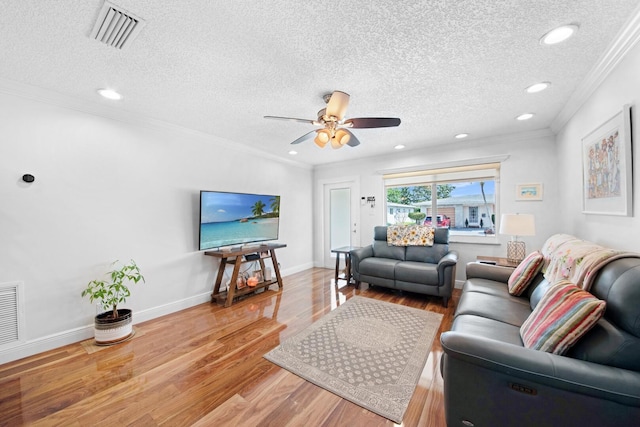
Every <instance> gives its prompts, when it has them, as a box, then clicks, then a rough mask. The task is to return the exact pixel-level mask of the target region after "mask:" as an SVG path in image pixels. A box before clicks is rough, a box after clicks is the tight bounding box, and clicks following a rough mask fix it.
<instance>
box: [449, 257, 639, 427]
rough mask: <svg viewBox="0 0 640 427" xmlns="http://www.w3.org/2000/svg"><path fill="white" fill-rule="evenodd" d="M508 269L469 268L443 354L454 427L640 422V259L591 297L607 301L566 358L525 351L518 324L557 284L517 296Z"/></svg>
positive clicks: (616, 267) (599, 280)
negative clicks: (601, 314)
mask: <svg viewBox="0 0 640 427" xmlns="http://www.w3.org/2000/svg"><path fill="white" fill-rule="evenodd" d="M511 272H512V270H511V269H508V268H503V267H498V266H492V265H486V264H480V263H469V264H468V265H467V268H466V273H467V280H466V282H465V284H464V287H463V291H462V296H461V298H460V301H459V304H458V307H457V309H456V312H455V314H454V320H453V324H452V327H451V331H448V332H445V333H443V334H442V336H441V343H442V347H443V350H444V355H443V359H442V366H441V369H442V375H443V378H444V399H445V413H446V421H447V425H448V426H450V427H451V426H476V427H480V426H492V427H495V426H519V427H523V426H524V427H526V426H532V427H534V426H535V427H539V426H630V425H640V259H639V258H621V259H616V260H613V261H611V262H610V263H608V264H606V265H605V266H604V267H603V268H601V269H599V270H598V273H597V275H595V276H594V279H593V282H592V285H591V288H590V293H591V294H592V295H594V296H595V297H597V298H598V299H600V300H605V301H606V311H605V313H604V317H602V318H601V319H600V320H599V321H598V322H597V323H596V324H595V326H594V327H593V328H592V329H590V330H589V331H588V332H587V333H586V335H584V336H582V338H580V339H579V340H578V341H577V343H576V344H575V345H574V346H573V347H571V348H570V349H569V350H568V352H567V353H566V355H562V356H561V355H557V354H552V353H547V352H543V351H539V350H533V349H529V348H526V347H525V346H524V345H523V340H522V338H521V336H520V326H521V325H522V324H523V322H525V320H526V319H527V318H528V316H529V315H530V313H531V312H532V310H533V309H534V307H536V305H537V304H538V303H539V302H540V299H541V298H542V296H543V295H544V293H545V291H546V290H547V289H548V288H549V287H550V286H551V284H550V283H549V282H548V281H547V279H545V278H544V276H543V274H542V273H538V275H537V276H535V277H534V279H533V281H532V284H531V285H530V286H529V287H528V288H527V289H526V291H525V293H524V294H523V295H521V296H512V295H510V294H509V293H508V290H507V281H508V279H509V276H510V274H511Z"/></svg>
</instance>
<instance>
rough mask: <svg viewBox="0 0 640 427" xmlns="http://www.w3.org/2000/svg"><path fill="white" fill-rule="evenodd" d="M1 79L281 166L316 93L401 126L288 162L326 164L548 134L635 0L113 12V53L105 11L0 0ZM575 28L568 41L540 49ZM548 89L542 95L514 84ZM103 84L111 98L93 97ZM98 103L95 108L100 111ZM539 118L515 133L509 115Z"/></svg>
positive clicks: (308, 149) (206, 2)
mask: <svg viewBox="0 0 640 427" xmlns="http://www.w3.org/2000/svg"><path fill="white" fill-rule="evenodd" d="M0 3H1V4H2V13H1V14H0V52H1V53H2V59H1V60H0V79H2V81H3V82H4V83H5V87H6V84H7V82H15V83H16V84H18V85H22V84H24V85H29V86H34V87H36V88H42V89H46V90H48V91H55V92H57V93H60V94H62V96H64V97H65V99H69V98H71V99H76V100H77V101H78V103H79V105H92V104H100V105H101V108H108V109H113V110H114V111H116V113H118V114H127V115H131V116H134V117H142V118H149V119H153V120H154V121H162V122H168V123H171V124H174V125H179V126H182V127H186V128H190V129H194V130H197V131H201V132H204V133H206V134H210V135H215V136H217V137H220V138H223V139H224V140H227V141H230V142H231V143H233V144H242V145H246V146H250V147H252V149H257V150H261V151H263V152H265V153H268V155H270V156H274V155H275V156H281V157H283V158H286V159H289V160H291V156H290V155H289V154H288V151H289V150H290V149H291V148H292V147H291V146H290V145H289V143H290V142H291V141H293V140H294V139H296V138H298V137H299V136H301V135H303V134H305V133H306V132H308V131H310V130H312V129H313V128H312V127H311V126H310V125H305V124H301V123H295V122H282V121H275V120H266V119H264V118H263V116H264V115H278V116H290V117H300V118H309V119H314V118H315V117H316V112H317V111H318V110H320V109H321V108H323V107H324V103H323V101H322V95H323V94H325V93H328V92H331V91H333V90H342V91H345V92H347V93H349V94H351V103H350V105H349V109H348V110H347V117H366V116H391V117H400V118H401V119H402V124H401V125H400V127H397V128H388V129H360V130H354V134H356V136H357V137H358V138H359V139H360V141H361V142H362V144H361V145H360V146H358V147H356V148H351V147H344V148H342V149H340V150H332V149H331V148H329V147H328V146H327V147H325V148H324V149H320V148H318V147H316V146H315V144H313V142H312V141H307V142H306V143H304V144H300V145H298V146H296V147H295V148H296V150H297V151H298V155H297V156H296V157H295V158H294V159H293V160H295V161H297V162H302V163H305V164H311V165H314V164H322V163H327V162H334V161H342V160H348V159H354V158H360V157H366V156H374V155H383V154H385V153H387V154H388V153H391V152H393V147H394V146H395V145H397V144H404V145H405V146H406V147H407V149H408V150H410V149H418V148H422V147H427V146H435V145H442V144H452V143H456V144H460V143H464V142H454V141H455V140H454V138H453V136H454V135H455V134H457V133H461V132H466V133H469V134H470V137H469V138H468V139H469V140H471V139H480V138H486V137H490V136H496V135H506V134H513V133H520V132H528V131H534V130H539V129H546V128H549V127H550V125H551V123H552V122H553V120H554V119H555V118H556V117H557V116H558V114H559V113H560V112H561V110H562V109H563V107H564V106H565V105H566V104H567V102H568V101H569V99H570V98H571V96H572V94H573V93H574V91H576V89H577V88H578V87H579V85H580V84H581V82H583V81H584V79H585V77H586V76H587V75H588V73H589V72H590V71H591V70H592V69H593V68H594V66H595V65H596V64H597V63H598V62H599V61H600V59H601V57H602V56H603V55H604V54H605V52H606V51H607V48H608V47H609V46H610V44H611V43H612V42H613V41H614V39H615V38H616V36H617V34H618V32H619V30H620V29H621V28H622V27H623V26H624V25H625V23H627V22H628V19H629V17H633V16H635V15H636V14H637V6H638V1H637V0H616V1H615V2H612V1H611V0H566V1H558V0H537V1H524V0H473V1H441V0H439V1H434V0H431V1H406V0H403V1H392V2H391V1H381V0H380V1H371V0H351V1H341V0H338V1H333V2H318V1H306V0H303V1H300V0H275V1H237V0H235V1H231V0H219V1H210V0H189V1H187V0H180V1H158V0H114V3H115V4H116V5H118V6H121V7H122V8H124V9H126V10H128V11H130V12H131V13H133V14H135V15H137V16H139V17H141V18H143V19H144V20H145V21H146V26H145V27H144V28H143V29H142V31H141V32H140V34H139V36H138V38H137V39H136V40H135V41H134V42H133V43H132V44H131V45H130V46H129V47H128V48H125V49H123V50H118V49H115V48H113V47H109V46H106V45H104V44H102V43H99V42H97V41H95V40H92V39H90V38H89V34H90V32H91V29H92V28H93V24H94V21H95V20H96V17H97V15H98V12H99V10H100V8H101V6H102V4H103V0H75V1H74V0H56V1H55V2H52V1H42V0H1V1H0ZM571 22H577V23H579V24H580V31H579V32H578V34H577V36H575V37H573V38H572V39H570V40H569V41H567V42H565V43H563V44H560V45H555V46H542V45H540V43H539V38H540V37H541V36H542V35H543V34H544V33H546V32H547V31H549V30H550V29H552V28H554V27H556V26H558V25H560V24H565V23H571ZM539 81H550V82H552V86H551V88H550V89H548V90H546V91H544V92H541V93H538V94H526V93H525V92H524V88H526V87H527V86H529V85H531V84H533V83H536V82H539ZM101 87H111V88H113V89H116V90H118V91H119V92H121V93H122V94H123V95H124V97H125V98H124V100H121V101H118V102H112V101H107V100H103V99H101V98H99V97H98V96H97V95H96V92H95V90H96V89H98V88H101ZM102 106H104V107H102ZM525 112H533V113H535V114H536V115H535V116H534V118H533V119H531V120H529V121H526V122H519V121H516V120H515V119H514V118H515V117H516V116H518V115H519V114H521V113H525Z"/></svg>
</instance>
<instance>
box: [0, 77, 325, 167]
mask: <svg viewBox="0 0 640 427" xmlns="http://www.w3.org/2000/svg"><path fill="white" fill-rule="evenodd" d="M0 93H4V94H6V95H10V96H16V97H19V98H25V99H29V100H32V101H35V102H41V103H45V104H49V105H54V106H56V107H62V108H66V109H69V110H73V111H78V112H80V113H85V114H91V115H94V116H99V117H103V118H107V119H111V120H116V121H120V122H123V123H127V124H130V125H135V126H143V127H148V128H151V129H155V130H160V131H163V132H166V131H171V132H173V133H177V134H179V135H181V136H184V135H185V134H186V135H189V136H190V137H192V138H195V139H199V140H202V141H205V142H207V143H210V144H211V143H213V144H215V145H217V146H218V147H220V148H224V149H227V150H233V151H236V152H240V153H243V154H250V155H253V156H259V157H260V158H263V159H269V160H273V161H275V162H278V163H284V164H287V165H291V166H296V167H299V168H302V169H306V170H311V169H313V168H312V166H310V165H307V164H305V163H301V162H297V161H295V160H291V159H286V158H282V157H279V156H276V155H274V154H272V153H270V152H268V151H263V150H260V149H259V148H255V147H251V146H248V145H245V144H241V143H238V142H235V141H231V140H228V139H225V138H222V137H220V136H217V135H212V134H208V133H206V132H202V131H198V130H194V129H190V128H187V127H185V126H181V125H178V124H174V123H170V122H166V121H163V120H158V119H154V118H151V117H148V116H145V115H142V114H138V113H133V112H131V111H127V110H124V109H121V108H116V107H112V106H109V105H101V104H100V103H98V102H91V101H86V100H82V99H79V98H75V97H72V96H68V95H64V94H62V93H59V92H55V91H52V90H49V89H44V88H40V87H36V86H32V85H28V84H25V83H21V82H17V81H14V80H9V79H5V78H2V77H0Z"/></svg>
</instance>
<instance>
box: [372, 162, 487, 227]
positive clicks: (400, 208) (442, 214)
mask: <svg viewBox="0 0 640 427" xmlns="http://www.w3.org/2000/svg"><path fill="white" fill-rule="evenodd" d="M491 166H493V167H490V168H487V167H486V166H485V167H482V166H481V167H479V168H478V169H474V168H471V169H470V170H469V169H468V168H467V169H466V170H462V171H461V170H460V169H461V168H451V169H448V170H438V171H437V173H436V172H433V171H424V172H421V173H415V174H412V175H410V176H406V175H404V176H398V175H395V176H385V189H386V205H387V208H386V210H387V211H386V223H387V225H399V224H424V225H432V226H434V227H446V228H449V230H450V235H451V236H481V237H486V236H495V233H496V217H497V215H498V212H497V206H496V182H498V179H497V178H498V172H499V167H495V165H491ZM455 178H458V179H455ZM434 195H435V196H434Z"/></svg>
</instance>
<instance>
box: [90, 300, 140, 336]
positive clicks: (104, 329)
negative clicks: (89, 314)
mask: <svg viewBox="0 0 640 427" xmlns="http://www.w3.org/2000/svg"><path fill="white" fill-rule="evenodd" d="M110 315H111V311H108V312H104V313H101V314H98V315H97V316H96V317H95V322H94V334H95V340H96V344H97V345H112V344H117V343H120V342H122V341H126V340H128V339H129V338H131V337H132V336H133V313H132V312H131V310H129V309H127V308H123V309H119V310H118V317H117V318H116V319H113V318H110V317H108V316H110Z"/></svg>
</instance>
